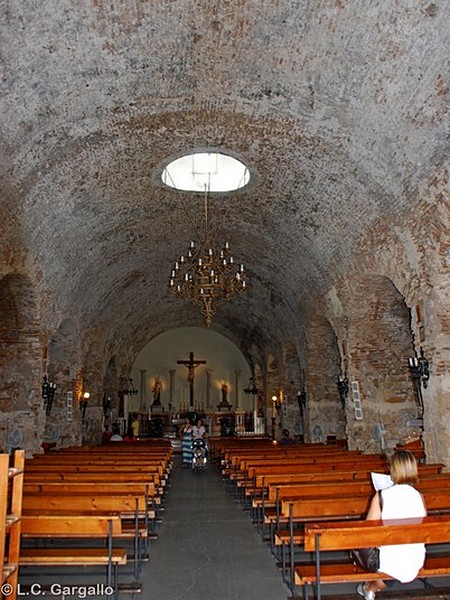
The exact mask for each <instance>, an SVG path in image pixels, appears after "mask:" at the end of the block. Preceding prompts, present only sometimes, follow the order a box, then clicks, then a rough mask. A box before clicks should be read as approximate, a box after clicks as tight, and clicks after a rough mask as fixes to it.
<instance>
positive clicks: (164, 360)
mask: <svg viewBox="0 0 450 600" xmlns="http://www.w3.org/2000/svg"><path fill="white" fill-rule="evenodd" d="M190 352H193V353H194V360H205V361H206V364H202V365H199V366H197V367H196V368H195V380H194V398H195V402H196V403H197V405H198V406H199V407H200V406H203V407H204V408H205V409H206V408H207V389H206V387H207V376H206V371H207V369H211V371H212V372H211V393H210V408H211V409H212V410H216V409H217V405H218V404H219V402H220V401H221V399H222V391H221V389H222V384H223V383H226V384H227V385H228V387H229V393H228V402H229V403H230V404H231V405H232V406H233V408H235V407H236V375H235V372H236V370H240V371H241V376H240V386H239V388H240V389H239V396H240V401H239V404H240V406H241V407H242V408H243V409H244V410H253V400H254V399H253V396H251V397H250V398H248V397H247V396H246V395H245V394H244V388H245V387H247V384H248V381H249V378H250V376H251V372H250V367H249V365H248V363H247V361H246V360H245V358H244V355H243V354H242V352H241V351H240V350H239V349H238V348H237V346H235V345H234V344H233V343H232V342H231V341H230V340H229V339H228V338H226V337H225V336H223V335H221V334H219V333H216V332H214V331H209V330H207V329H204V328H200V327H180V328H178V329H172V330H170V331H168V332H166V333H163V334H161V335H159V336H157V337H155V338H154V339H153V340H152V341H151V342H149V343H148V344H147V346H145V347H144V348H143V349H142V350H141V352H140V353H139V354H138V356H137V358H136V360H135V363H134V365H133V369H132V372H131V375H132V377H133V381H134V384H135V386H136V387H138V388H140V385H141V370H145V371H146V373H145V392H144V397H145V405H146V409H148V407H149V406H150V405H151V404H152V402H153V396H152V387H153V384H154V381H155V378H156V377H159V379H160V380H161V384H162V389H161V403H162V405H163V406H164V408H165V409H166V410H168V408H169V406H168V405H169V401H170V396H169V393H170V388H169V386H170V370H171V369H174V370H175V379H174V384H175V386H174V394H173V403H172V407H171V408H172V411H174V412H177V411H178V410H180V409H182V408H184V407H185V406H186V405H187V404H188V402H189V382H188V380H187V376H188V368H187V367H186V366H184V365H179V364H177V361H178V360H189V353H190ZM140 395H141V394H140V393H139V397H140Z"/></svg>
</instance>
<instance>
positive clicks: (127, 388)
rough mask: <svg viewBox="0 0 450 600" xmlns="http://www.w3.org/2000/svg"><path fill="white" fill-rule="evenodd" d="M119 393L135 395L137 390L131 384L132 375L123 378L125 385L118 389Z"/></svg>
mask: <svg viewBox="0 0 450 600" xmlns="http://www.w3.org/2000/svg"><path fill="white" fill-rule="evenodd" d="M119 394H122V395H123V396H137V394H138V390H137V389H136V388H135V387H134V385H133V379H132V377H130V378H128V379H126V380H125V385H124V387H123V389H122V390H120V392H119Z"/></svg>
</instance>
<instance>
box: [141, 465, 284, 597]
mask: <svg viewBox="0 0 450 600" xmlns="http://www.w3.org/2000/svg"><path fill="white" fill-rule="evenodd" d="M149 555H150V562H149V563H146V564H145V566H144V569H143V572H142V573H141V578H140V579H141V581H142V583H143V588H142V595H141V596H142V597H143V598H148V599H150V598H151V599H153V598H155V599H156V598H157V599H158V600H213V599H214V600H244V599H245V600H286V598H287V597H288V596H289V590H288V588H287V586H285V585H284V584H283V582H282V578H281V573H280V572H279V571H278V569H277V567H276V564H275V560H274V558H273V557H272V556H271V554H270V551H269V549H268V547H267V546H266V545H264V544H263V542H262V541H261V538H260V536H259V535H258V533H257V532H256V529H255V527H254V525H253V524H252V522H251V519H250V517H249V516H248V514H246V513H245V512H244V511H243V510H242V508H241V507H240V506H239V505H238V504H237V503H235V501H234V500H233V498H232V497H231V496H230V495H229V494H228V493H227V492H226V490H225V488H224V484H223V482H222V479H221V476H220V474H219V472H218V470H217V468H216V467H215V466H210V470H209V471H208V472H206V473H193V472H192V471H191V470H190V469H184V468H182V466H181V464H180V458H179V457H178V456H176V457H175V464H174V469H173V472H172V476H171V489H170V490H169V491H168V493H167V495H166V498H165V510H164V513H163V523H162V524H161V526H160V530H159V539H158V540H157V541H155V542H152V543H151V546H150V551H149Z"/></svg>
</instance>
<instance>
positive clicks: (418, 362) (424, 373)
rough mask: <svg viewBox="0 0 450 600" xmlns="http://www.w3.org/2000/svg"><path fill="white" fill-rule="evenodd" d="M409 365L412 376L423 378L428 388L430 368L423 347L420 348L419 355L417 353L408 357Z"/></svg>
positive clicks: (424, 385) (424, 384) (423, 382)
mask: <svg viewBox="0 0 450 600" xmlns="http://www.w3.org/2000/svg"><path fill="white" fill-rule="evenodd" d="M408 366H409V368H410V370H411V376H412V377H413V378H415V379H419V380H421V381H422V384H423V387H424V388H426V387H427V385H428V380H429V379H430V370H429V364H428V360H427V359H426V358H425V354H424V351H423V348H422V347H421V348H420V356H419V357H417V354H415V355H414V356H413V357H410V358H408Z"/></svg>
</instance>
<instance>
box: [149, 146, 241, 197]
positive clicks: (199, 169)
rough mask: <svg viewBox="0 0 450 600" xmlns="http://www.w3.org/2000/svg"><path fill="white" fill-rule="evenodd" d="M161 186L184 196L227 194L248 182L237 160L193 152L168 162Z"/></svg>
mask: <svg viewBox="0 0 450 600" xmlns="http://www.w3.org/2000/svg"><path fill="white" fill-rule="evenodd" d="M161 180H162V182H163V183H164V184H165V185H167V186H169V187H172V188H175V189H176V190H183V191H185V192H204V191H208V192H231V191H233V190H238V189H239V188H242V187H244V186H245V185H247V183H248V182H249V181H250V173H249V170H248V169H247V167H246V166H245V165H244V163H242V162H241V161H240V160H238V159H237V158H233V157H232V156H228V155H227V154H221V153H220V152H193V153H191V154H186V155H185V156H181V157H180V158H177V159H175V160H173V161H172V162H170V163H169V164H168V165H167V166H166V167H165V168H164V170H163V172H162V174H161Z"/></svg>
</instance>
